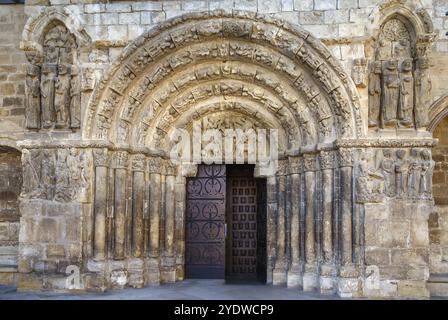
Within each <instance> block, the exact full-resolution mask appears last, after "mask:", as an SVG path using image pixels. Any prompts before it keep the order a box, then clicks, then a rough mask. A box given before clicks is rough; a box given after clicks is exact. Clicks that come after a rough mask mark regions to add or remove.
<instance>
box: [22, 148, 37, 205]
mask: <svg viewBox="0 0 448 320" xmlns="http://www.w3.org/2000/svg"><path fill="white" fill-rule="evenodd" d="M38 152H40V151H38ZM39 160H40V157H39V155H36V154H34V155H32V154H31V152H30V151H29V150H27V149H23V150H22V168H23V188H22V194H21V196H22V197H24V198H26V197H29V198H32V197H35V196H37V195H38V194H39V181H40V172H39V170H38V169H37V168H36V166H35V163H38V161H39Z"/></svg>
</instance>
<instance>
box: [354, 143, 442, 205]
mask: <svg viewBox="0 0 448 320" xmlns="http://www.w3.org/2000/svg"><path fill="white" fill-rule="evenodd" d="M433 169H434V161H433V160H432V159H431V152H430V150H429V149H420V148H411V149H393V148H391V149H389V148H388V149H380V150H377V151H376V152H375V153H374V154H372V151H370V150H367V151H362V152H361V153H360V155H359V160H358V163H357V176H356V191H357V201H358V202H360V203H364V202H381V201H383V199H384V198H385V197H388V198H397V199H410V200H432V185H431V184H432V172H433Z"/></svg>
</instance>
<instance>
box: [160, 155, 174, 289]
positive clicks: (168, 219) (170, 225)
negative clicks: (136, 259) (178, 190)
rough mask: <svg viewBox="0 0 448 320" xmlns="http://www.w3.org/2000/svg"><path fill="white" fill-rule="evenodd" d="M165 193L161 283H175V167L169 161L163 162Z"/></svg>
mask: <svg viewBox="0 0 448 320" xmlns="http://www.w3.org/2000/svg"><path fill="white" fill-rule="evenodd" d="M164 169H165V192H164V203H165V205H164V209H165V254H164V257H163V264H162V279H161V280H162V281H163V282H175V280H176V267H175V263H176V261H175V255H174V254H175V247H174V227H175V210H176V206H175V205H176V202H175V192H174V187H175V182H176V176H175V171H176V167H175V166H174V165H173V164H172V163H171V161H169V160H168V161H165V166H164Z"/></svg>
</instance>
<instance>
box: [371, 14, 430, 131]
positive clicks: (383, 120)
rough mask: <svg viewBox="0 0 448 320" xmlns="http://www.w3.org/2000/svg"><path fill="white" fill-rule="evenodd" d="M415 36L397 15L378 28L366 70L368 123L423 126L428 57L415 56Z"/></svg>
mask: <svg viewBox="0 0 448 320" xmlns="http://www.w3.org/2000/svg"><path fill="white" fill-rule="evenodd" d="M415 41H416V36H415V35H414V33H413V31H410V30H409V29H408V27H407V26H406V25H405V24H404V23H403V22H402V21H401V20H400V19H397V18H393V19H390V20H388V21H387V22H386V23H384V25H383V26H382V28H381V31H380V35H379V39H378V41H377V47H376V54H375V60H374V61H372V62H371V63H370V70H369V77H368V80H369V83H368V88H369V122H368V123H369V127H370V128H374V129H378V128H380V129H395V128H416V129H419V128H425V127H426V125H427V123H428V120H427V118H428V115H427V113H428V110H427V108H428V97H429V94H430V91H431V80H430V78H429V73H428V58H426V57H418V56H416V55H417V50H416V49H415V46H416V44H415Z"/></svg>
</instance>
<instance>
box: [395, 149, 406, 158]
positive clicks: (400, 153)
mask: <svg viewBox="0 0 448 320" xmlns="http://www.w3.org/2000/svg"><path fill="white" fill-rule="evenodd" d="M405 155H406V151H405V150H404V149H398V150H397V158H398V159H401V160H403V159H404V157H405Z"/></svg>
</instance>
